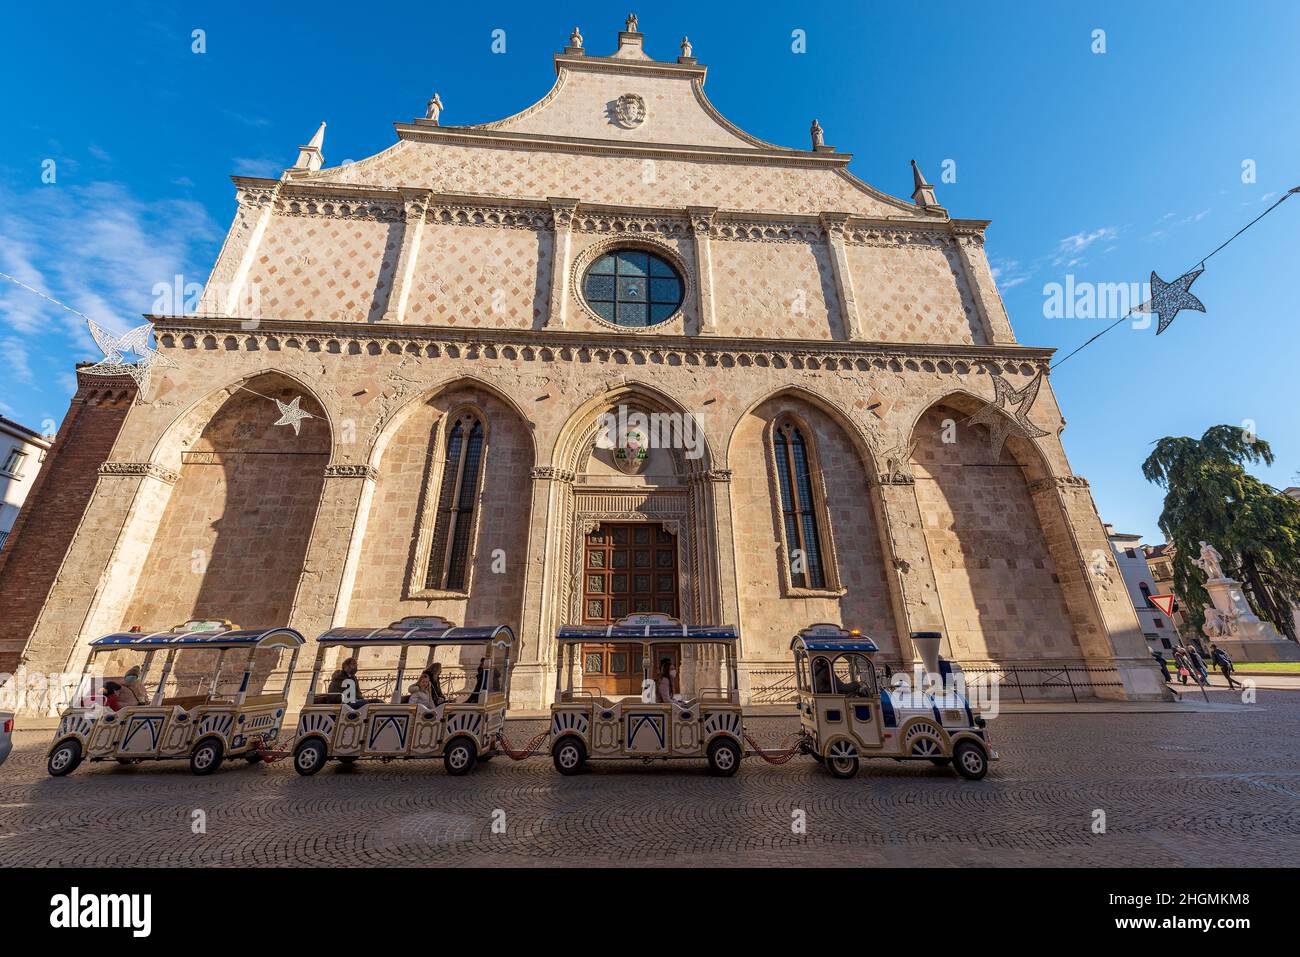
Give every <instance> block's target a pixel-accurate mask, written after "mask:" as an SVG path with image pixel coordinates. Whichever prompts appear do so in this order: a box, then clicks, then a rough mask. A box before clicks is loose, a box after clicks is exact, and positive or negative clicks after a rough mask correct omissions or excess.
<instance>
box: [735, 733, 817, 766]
mask: <svg viewBox="0 0 1300 957" xmlns="http://www.w3.org/2000/svg"><path fill="white" fill-rule="evenodd" d="M744 734H745V740H746V741H747V742H748V743H749V746H750V747H751V748H753V749H754V753H755V754H757V755H758V756H759V757H760V758H762V759H763V760H764V761H766V762H767V763H768V764H785V763H786V762H787V761H789V760H790V759H791V758H793V757H794V756H795V755H796V754H798V753H799V749H800V748H801V747H802V746H803V743H804V736H803V735H799V736H798V738H797V739H796V740H795V742H794V744H792V745H790V747H788V748H777V749H775V750H773V751H768V750H767V749H765V748H761V747H759V746H758V742H757V741H755V740H754V739H753V738H752V737H750V735H749V732H748V731H746V732H744Z"/></svg>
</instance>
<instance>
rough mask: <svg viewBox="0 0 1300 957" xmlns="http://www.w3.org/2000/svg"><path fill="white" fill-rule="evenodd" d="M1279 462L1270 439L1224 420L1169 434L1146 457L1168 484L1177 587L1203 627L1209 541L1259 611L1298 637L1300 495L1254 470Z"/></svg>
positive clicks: (1165, 522) (1148, 471)
mask: <svg viewBox="0 0 1300 957" xmlns="http://www.w3.org/2000/svg"><path fill="white" fill-rule="evenodd" d="M1256 462H1262V463H1264V464H1266V465H1271V464H1272V462H1273V451H1272V449H1270V448H1269V445H1268V443H1267V442H1265V441H1264V440H1263V439H1260V438H1256V437H1253V436H1251V435H1249V434H1248V433H1246V432H1245V431H1244V430H1243V429H1239V428H1237V427H1236V426H1231V425H1216V426H1213V427H1212V428H1210V429H1207V430H1206V432H1205V434H1204V435H1202V436H1201V437H1200V438H1199V439H1193V438H1188V437H1187V436H1179V437H1177V438H1173V437H1166V438H1163V439H1161V440H1160V441H1158V442H1156V443H1155V450H1154V451H1152V453H1151V454H1150V455H1149V456H1148V457H1147V460H1146V461H1145V462H1143V463H1142V474H1143V475H1144V476H1146V479H1147V481H1149V482H1155V483H1156V484H1158V485H1160V486H1161V487H1162V488H1163V489H1165V504H1164V510H1163V511H1162V512H1161V513H1160V529H1161V531H1163V532H1164V533H1165V535H1166V536H1167V537H1168V539H1169V541H1171V542H1172V543H1173V544H1174V547H1175V549H1176V551H1175V553H1174V562H1173V567H1174V591H1175V593H1176V594H1177V595H1178V597H1179V600H1180V601H1181V602H1182V606H1183V614H1184V616H1185V617H1186V619H1187V622H1188V624H1189V625H1190V626H1191V627H1192V628H1193V629H1194V630H1195V632H1196V634H1198V635H1199V634H1200V629H1201V624H1202V623H1203V622H1204V620H1205V616H1204V612H1203V610H1202V606H1204V605H1208V604H1210V596H1209V593H1208V592H1206V590H1205V589H1204V588H1203V587H1201V581H1202V576H1201V572H1200V569H1198V568H1197V567H1196V566H1195V565H1193V564H1192V560H1193V559H1194V558H1197V557H1199V555H1200V552H1201V548H1200V543H1201V542H1202V541H1206V542H1209V543H1211V544H1212V545H1214V546H1215V547H1216V548H1217V549H1218V550H1219V551H1220V552H1221V553H1222V554H1223V567H1224V572H1225V574H1227V575H1230V576H1231V577H1233V578H1236V579H1238V580H1239V581H1241V583H1242V587H1243V591H1244V592H1245V595H1246V599H1247V600H1248V601H1249V602H1250V605H1251V608H1253V609H1254V611H1255V614H1257V615H1258V616H1259V617H1260V618H1262V619H1264V620H1265V621H1270V622H1272V623H1273V625H1274V627H1276V628H1277V629H1278V630H1279V631H1280V632H1282V633H1283V634H1286V635H1288V636H1290V637H1291V638H1292V639H1294V638H1295V623H1294V618H1293V617H1292V614H1291V608H1290V605H1291V603H1292V602H1297V603H1300V502H1298V501H1296V500H1295V499H1293V498H1290V497H1289V496H1286V495H1282V494H1280V493H1279V492H1278V491H1277V490H1276V489H1274V488H1273V487H1271V486H1269V485H1267V484H1265V483H1264V482H1261V481H1260V480H1259V479H1257V478H1255V477H1254V476H1253V475H1250V474H1249V473H1247V472H1246V469H1245V466H1246V465H1247V464H1249V463H1256Z"/></svg>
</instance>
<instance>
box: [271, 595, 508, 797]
mask: <svg viewBox="0 0 1300 957" xmlns="http://www.w3.org/2000/svg"><path fill="white" fill-rule="evenodd" d="M514 643H515V636H514V632H512V631H511V630H510V628H509V627H508V626H506V625H487V626H481V627H457V626H455V625H453V624H451V623H450V622H448V621H446V620H444V619H442V618H432V617H426V618H403V619H402V620H401V621H396V622H393V623H392V624H391V625H388V626H387V627H384V628H335V629H333V630H331V631H327V632H326V633H325V634H323V635H321V636H320V638H319V639H317V654H316V663H315V665H314V667H313V669H312V676H311V684H310V685H309V686H308V689H307V695H308V697H307V703H305V704H304V705H303V708H302V711H301V713H300V714H299V717H298V730H297V738H296V740H295V743H294V747H293V766H294V769H295V770H296V771H297V772H298V773H299V774H302V775H311V774H315V773H316V772H317V771H319V770H320V769H321V768H322V767H324V765H325V763H326V762H327V761H330V760H337V761H340V762H342V763H345V764H351V763H352V762H354V761H357V760H366V759H379V760H386V761H392V760H410V759H419V758H442V759H443V765H444V766H445V768H446V770H447V773H448V774H453V775H461V774H468V773H469V772H470V771H472V770H473V768H474V765H475V763H476V762H478V761H486V760H488V759H489V758H491V757H492V756H493V755H494V754H496V753H497V750H498V749H499V743H500V738H501V732H502V730H503V729H504V727H505V714H506V708H507V706H508V704H509V699H510V663H511V652H512V651H513V649H514ZM336 652H337V653H339V654H346V655H347V656H348V658H347V659H345V660H353V661H356V660H358V659H363V658H369V659H371V660H372V661H374V662H384V661H387V662H389V664H386V665H382V666H380V667H371V668H369V669H360V668H358V671H357V674H356V675H355V677H351V678H349V677H340V671H341V670H342V669H340V671H336V672H334V678H333V679H331V682H330V684H331V686H333V688H334V690H331V689H330V688H328V687H327V688H326V689H322V688H321V687H320V685H321V678H322V673H323V668H324V665H325V662H326V659H327V658H328V657H329V656H330V655H331V654H332V653H336ZM466 655H468V659H467V658H466ZM394 656H395V657H394ZM467 660H468V664H469V666H470V667H469V668H464V667H463V665H464V664H465V662H466V661H467ZM444 667H446V671H447V673H448V674H450V673H451V672H452V671H457V670H461V671H463V672H464V674H465V675H466V676H467V678H468V675H470V674H472V675H473V676H474V677H473V679H472V681H471V680H467V681H466V685H467V687H466V688H465V689H453V688H449V689H447V690H444V688H443V687H442V677H443V668H444ZM363 672H366V673H369V674H370V678H369V679H367V678H366V677H364V676H363ZM374 672H379V673H380V675H379V677H375V676H374ZM421 674H428V675H430V676H431V677H430V680H429V681H428V682H427V684H428V687H429V692H428V694H429V700H427V701H426V700H424V699H423V698H422V699H421V700H412V696H411V695H410V694H409V693H407V691H406V690H404V689H406V688H407V686H406V684H405V682H406V679H407V678H408V677H411V676H413V675H414V676H416V680H417V687H418V681H419V675H421ZM367 684H369V687H367V686H366V685H367ZM471 684H472V687H468V686H469V685H471Z"/></svg>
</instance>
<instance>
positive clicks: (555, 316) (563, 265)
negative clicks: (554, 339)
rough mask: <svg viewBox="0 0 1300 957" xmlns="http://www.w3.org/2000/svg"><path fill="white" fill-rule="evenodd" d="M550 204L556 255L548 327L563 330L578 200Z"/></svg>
mask: <svg viewBox="0 0 1300 957" xmlns="http://www.w3.org/2000/svg"><path fill="white" fill-rule="evenodd" d="M547 202H549V203H550V204H551V222H552V224H553V228H554V230H555V255H554V256H552V257H551V303H550V305H551V308H550V312H549V314H548V315H547V317H546V325H547V327H548V328H551V329H563V328H564V326H565V323H566V321H567V320H568V315H569V270H570V269H572V268H573V241H572V240H573V217H574V214H576V213H577V211H578V201H577V200H576V199H561V198H556V197H554V196H550V197H547Z"/></svg>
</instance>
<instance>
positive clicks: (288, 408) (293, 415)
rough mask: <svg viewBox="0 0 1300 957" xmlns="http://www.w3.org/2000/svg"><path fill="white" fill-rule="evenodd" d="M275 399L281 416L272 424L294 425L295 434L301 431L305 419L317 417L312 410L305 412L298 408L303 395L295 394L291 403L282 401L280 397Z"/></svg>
mask: <svg viewBox="0 0 1300 957" xmlns="http://www.w3.org/2000/svg"><path fill="white" fill-rule="evenodd" d="M274 401H275V407H276V408H277V409H279V410H280V418H279V419H277V420H276V421H275V422H272V423H271V424H272V425H292V426H293V434H294V435H298V434H300V433H301V431H302V420H303V419H314V418H316V416H314V415H312V414H311V413H310V412H305V411H303V410H302V409H300V408H298V403H299V402H301V401H302V396H300V395H295V396H294V397H293V401H292V402H289V403H284V402H281V401H280V400H279V399H275V400H274Z"/></svg>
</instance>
